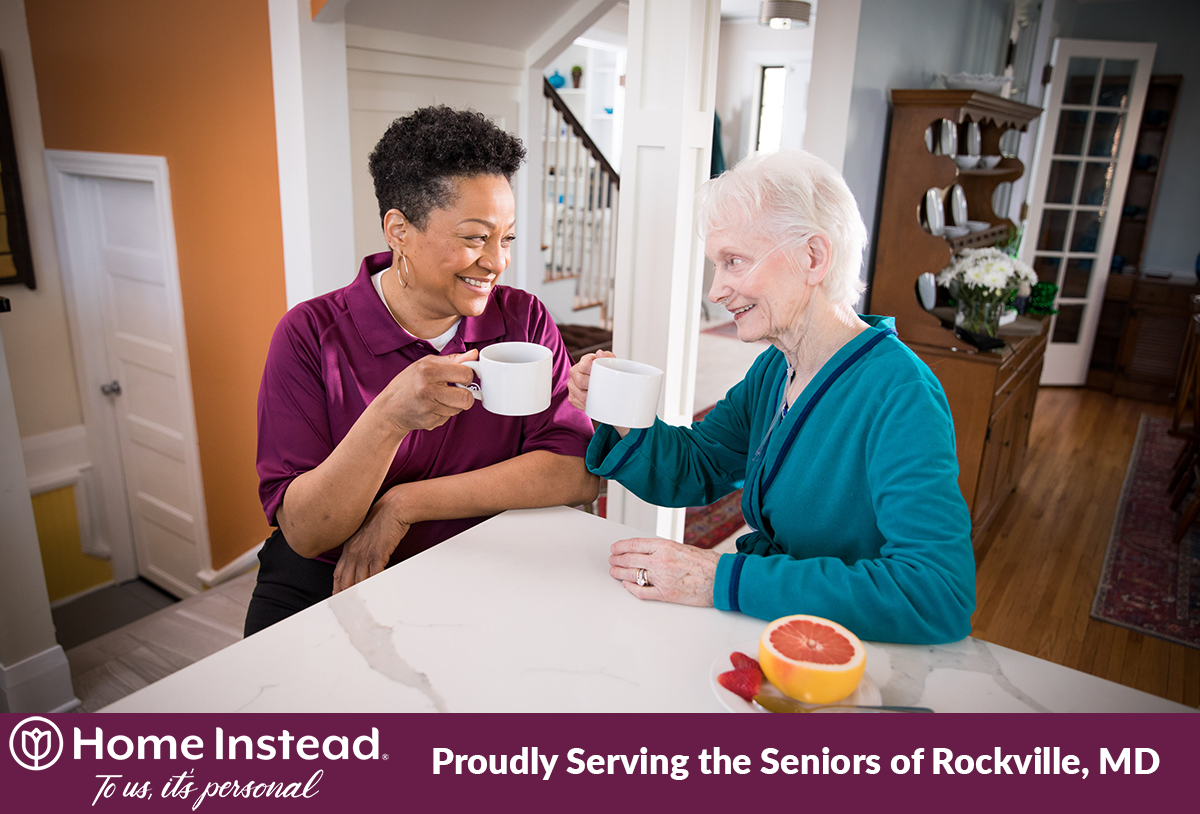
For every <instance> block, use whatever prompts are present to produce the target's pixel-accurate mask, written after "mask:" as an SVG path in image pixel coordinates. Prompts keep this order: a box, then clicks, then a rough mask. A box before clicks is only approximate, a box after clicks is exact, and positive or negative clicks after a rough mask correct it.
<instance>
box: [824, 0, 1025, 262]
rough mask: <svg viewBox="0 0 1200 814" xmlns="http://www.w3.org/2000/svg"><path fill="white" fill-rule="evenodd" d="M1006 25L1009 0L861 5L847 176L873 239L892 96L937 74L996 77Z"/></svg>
mask: <svg viewBox="0 0 1200 814" xmlns="http://www.w3.org/2000/svg"><path fill="white" fill-rule="evenodd" d="M1008 20H1009V3H1008V0H863V2H862V13H861V15H860V17H859V25H858V50H857V52H856V55H855V63H854V87H853V91H852V96H851V99H850V120H849V126H848V128H847V134H846V159H845V162H844V164H843V167H842V172H843V175H845V178H846V183H847V184H849V186H850V189H851V191H852V192H853V193H854V197H855V198H856V199H857V200H858V207H859V210H860V211H861V212H862V216H863V220H865V221H866V223H867V228H868V229H869V230H870V232H871V235H872V236H874V234H875V228H876V225H877V223H878V217H877V214H876V209H877V205H878V200H879V197H880V194H881V193H882V180H883V159H884V155H883V153H884V148H885V145H886V143H887V133H888V108H889V104H890V102H889V100H890V98H891V97H890V94H891V91H892V90H893V89H896V88H928V87H929V86H930V85H931V84H932V83H933V81H934V79H935V78H936V76H937V74H939V73H957V72H958V71H969V72H971V73H998V72H999V71H1000V69H1001V68H1002V67H1003V63H1004V56H1005V49H1006V48H1007V45H1008V29H1007V26H1008ZM871 256H872V258H873V257H874V252H872V255H871Z"/></svg>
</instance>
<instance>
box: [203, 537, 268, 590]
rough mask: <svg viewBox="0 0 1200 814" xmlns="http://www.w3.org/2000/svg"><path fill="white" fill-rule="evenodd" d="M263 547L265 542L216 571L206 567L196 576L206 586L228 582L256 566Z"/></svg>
mask: <svg viewBox="0 0 1200 814" xmlns="http://www.w3.org/2000/svg"><path fill="white" fill-rule="evenodd" d="M265 542H266V540H263V543H265ZM262 547H263V544H262V543H259V544H258V545H256V546H254V547H253V548H251V549H250V550H249V551H247V552H245V553H244V554H241V555H239V556H237V557H235V558H234V559H233V561H232V562H230V563H228V564H227V565H225V566H222V567H221V568H218V569H217V570H215V571H214V570H213V569H211V568H205V569H204V570H203V571H198V572H197V573H196V576H197V577H198V578H199V579H200V582H202V583H203V584H204V587H206V588H212V587H214V586H216V585H220V584H221V583H222V582H228V581H229V580H231V579H233V578H234V577H236V576H240V575H242V574H244V573H246V572H247V571H249V570H250V569H251V568H253V567H254V566H256V565H258V552H259V551H261V550H262Z"/></svg>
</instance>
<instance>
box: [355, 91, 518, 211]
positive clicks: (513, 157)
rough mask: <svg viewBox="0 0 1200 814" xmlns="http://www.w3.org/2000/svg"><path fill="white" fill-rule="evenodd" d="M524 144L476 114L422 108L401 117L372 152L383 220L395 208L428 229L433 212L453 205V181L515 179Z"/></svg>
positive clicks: (484, 117)
mask: <svg viewBox="0 0 1200 814" xmlns="http://www.w3.org/2000/svg"><path fill="white" fill-rule="evenodd" d="M524 161H525V146H524V145H523V144H521V140H520V139H519V138H517V137H516V136H514V135H512V134H511V133H506V132H504V131H503V130H501V129H500V128H499V127H497V126H496V125H495V124H494V123H493V122H492V121H491V120H490V119H488V118H487V117H486V116H484V115H483V114H482V113H480V112H478V111H476V110H454V109H453V108H449V107H446V106H445V105H437V106H435V107H423V108H421V109H420V110H416V111H414V112H413V113H411V114H409V115H408V116H404V117H403V118H400V119H396V120H395V121H394V122H392V123H391V125H390V126H389V127H388V129H387V132H385V133H384V134H383V138H381V139H380V140H379V143H378V144H376V145H375V149H374V150H372V151H371V157H370V159H369V167H370V170H371V177H372V178H373V179H374V180H375V198H376V199H377V200H378V201H379V219H380V220H381V221H382V220H383V217H384V215H386V214H387V213H388V210H390V209H398V210H400V211H401V212H403V213H404V217H406V218H407V219H408V220H409V222H410V223H412V224H413V225H414V226H416V227H417V228H418V229H421V230H424V229H425V226H426V224H427V223H428V221H429V213H430V212H432V211H433V210H434V209H444V208H445V207H447V206H450V204H451V203H453V201H454V191H455V190H454V180H455V179H456V178H471V177H475V176H479V175H503V176H504V177H505V178H507V179H508V181H509V182H510V183H511V182H512V177H513V175H514V174H515V173H516V171H517V170H518V169H520V167H521V164H522V163H523V162H524Z"/></svg>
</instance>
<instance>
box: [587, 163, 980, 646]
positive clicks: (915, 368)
mask: <svg viewBox="0 0 1200 814" xmlns="http://www.w3.org/2000/svg"><path fill="white" fill-rule="evenodd" d="M698 210H699V223H700V228H701V231H702V233H703V234H704V237H705V253H706V254H707V255H708V256H709V257H710V258H711V259H712V260H713V262H714V263H715V264H716V277H715V279H714V281H713V286H712V290H711V291H710V293H709V299H710V300H711V301H713V302H715V303H719V304H721V305H724V306H725V308H727V309H728V310H729V311H730V312H731V313H732V314H733V318H734V319H735V320H736V322H737V332H738V338H739V339H740V340H741V341H743V342H757V341H759V340H761V339H766V340H768V341H769V342H770V343H771V344H772V345H773V346H774V347H773V348H770V349H768V350H766V351H764V352H763V353H762V355H760V356H759V357H758V359H757V360H756V361H755V362H754V364H753V365H752V366H751V368H750V371H749V372H748V373H747V374H746V378H745V379H743V380H742V381H741V382H740V383H738V384H737V385H735V386H734V387H733V388H732V389H731V390H730V391H729V393H728V394H726V396H725V398H724V399H722V400H721V401H720V402H719V403H718V404H717V405H716V406H715V407H714V408H713V409H712V411H711V412H710V413H708V415H707V416H706V417H705V418H704V420H702V421H700V422H697V423H695V424H693V425H692V426H691V427H690V428H687V427H673V426H668V425H667V424H664V423H663V422H661V421H657V422H656V423H655V424H654V425H653V426H652V427H649V428H647V429H642V430H636V429H635V430H625V429H622V428H612V427H607V426H602V427H601V428H600V429H599V430H598V431H597V433H596V436H595V438H593V439H592V442H591V445H590V446H589V448H588V457H587V460H588V466H589V467H590V468H591V470H592V471H593V472H595V473H597V474H599V475H601V476H602V477H605V478H613V479H615V480H617V481H619V482H620V483H621V484H622V485H623V486H625V487H627V488H628V489H630V490H631V491H632V492H634V493H635V494H636V495H638V496H639V497H641V498H643V499H644V500H647V501H650V502H652V503H656V504H658V505H660V506H697V505H704V504H708V503H711V502H712V501H714V500H716V499H717V498H719V497H721V496H722V495H725V494H728V493H729V492H730V491H732V490H733V489H734V487H735V484H736V483H738V482H739V481H742V480H745V489H744V492H743V494H742V512H743V514H744V516H745V518H746V522H747V524H748V525H749V526H750V527H751V529H752V531H751V532H750V533H749V534H746V535H744V536H743V537H742V538H741V539H739V540H738V542H737V553H736V554H720V555H719V554H716V553H714V552H712V551H704V550H700V549H696V548H692V547H689V546H684V545H681V544H679V543H675V542H672V541H670V540H662V539H653V538H637V539H632V540H622V541H619V542H617V543H615V544H614V545H613V546H612V556H611V557H610V558H609V565H610V574H611V575H612V576H613V577H615V578H616V579H619V580H621V581H622V582H623V583H624V585H625V587H626V588H627V589H628V590H629V591H630V592H631V593H632V594H634V595H635V596H637V597H639V598H641V599H658V600H663V601H667V602H677V603H681V604H687V605H708V606H711V605H715V606H716V607H717V608H720V609H722V610H735V611H741V612H742V613H746V614H749V615H751V616H756V617H759V618H762V619H775V618H778V617H780V616H786V615H789V614H793V613H808V614H814V615H816V616H822V617H825V618H829V619H833V620H835V621H837V622H840V623H841V624H843V625H845V626H846V627H848V628H850V629H851V630H852V631H854V632H855V633H856V634H857V635H858V636H860V637H861V638H863V639H868V640H873V641H888V642H909V643H939V642H948V641H954V640H957V639H961V638H963V637H964V636H966V635H968V634H969V633H970V632H971V612H972V610H973V609H974V607H975V563H974V557H973V554H972V549H971V536H970V535H971V522H970V517H969V515H968V513H967V507H966V504H965V503H964V501H963V498H962V495H961V494H960V492H959V488H958V482H957V478H958V464H957V459H956V457H955V449H954V425H953V422H952V420H951V417H950V410H949V407H948V406H947V403H946V398H945V395H944V394H943V392H942V388H941V385H940V384H939V383H938V380H937V379H936V378H935V377H934V376H933V374H932V373H931V372H930V370H929V368H928V367H926V366H925V364H924V363H922V362H921V361H920V360H919V359H918V358H917V357H916V356H915V355H913V353H912V352H911V351H910V350H909V349H908V348H907V347H905V345H904V344H903V343H901V342H900V341H899V340H898V339H897V338H896V335H895V331H894V330H893V320H891V319H886V318H881V317H873V316H866V317H860V316H858V315H856V314H855V312H854V309H853V306H854V304H855V302H856V301H857V300H858V297H859V295H860V294H861V292H862V284H861V283H860V282H859V278H858V269H859V264H860V261H861V258H862V254H863V249H864V247H865V244H866V228H865V227H864V225H863V222H862V218H861V217H860V216H859V214H858V207H857V205H856V204H855V202H854V197H853V195H851V193H850V190H849V188H847V186H846V184H845V182H844V181H843V180H842V178H841V176H840V175H839V174H838V173H837V172H836V171H835V170H834V169H833V168H832V167H830V166H829V165H828V164H826V163H825V162H823V161H821V160H820V159H817V158H815V157H814V156H812V155H809V154H808V153H804V152H800V151H790V150H780V151H778V152H774V153H769V154H765V155H764V154H759V155H753V156H751V157H750V158H748V159H746V160H745V161H743V162H741V163H740V164H738V165H737V166H736V167H735V168H734V169H733V170H731V171H729V172H726V173H724V174H723V175H721V176H719V177H718V178H716V179H714V180H712V181H709V182H707V183H706V184H705V185H704V187H702V188H701V190H700V193H699V197H698ZM592 362H593V358H589V357H584V358H583V359H582V360H581V361H580V362H579V364H577V365H576V366H575V367H574V368H573V369H572V371H571V399H572V402H573V403H575V404H576V405H578V406H580V407H582V406H584V405H585V404H586V401H587V387H588V380H589V376H590V372H591V365H592Z"/></svg>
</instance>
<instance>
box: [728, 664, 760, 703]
mask: <svg viewBox="0 0 1200 814" xmlns="http://www.w3.org/2000/svg"><path fill="white" fill-rule="evenodd" d="M717 681H718V682H720V684H721V686H722V687H724V688H725V689H727V690H729V691H730V692H731V693H735V694H736V695H740V696H741V697H742V698H745V699H746V700H747V701H750V700H752V699H753V698H754V696H756V695H758V691H759V690H761V689H762V673H760V672H759V671H758V670H730V671H729V672H727V673H721V674H720V675H719V676H717Z"/></svg>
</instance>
